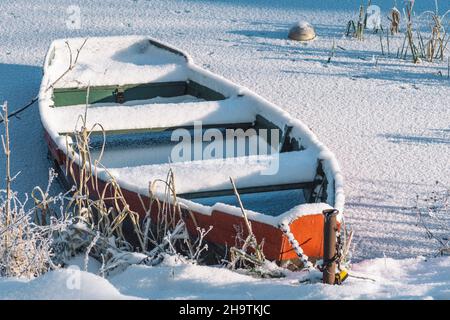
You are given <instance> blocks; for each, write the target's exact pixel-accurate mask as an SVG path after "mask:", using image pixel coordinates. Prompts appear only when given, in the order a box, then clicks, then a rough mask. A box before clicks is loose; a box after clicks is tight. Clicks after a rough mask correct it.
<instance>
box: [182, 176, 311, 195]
mask: <svg viewBox="0 0 450 320" xmlns="http://www.w3.org/2000/svg"><path fill="white" fill-rule="evenodd" d="M319 183H320V181H310V182H298V183H287V184H276V185H268V186H255V187H247V188H238V192H239V193H240V194H248V193H261V192H272V191H283V190H293V189H312V188H314V187H315V186H316V185H318V184H319ZM233 194H234V191H233V190H232V189H226V190H211V191H200V192H190V193H184V194H179V195H178V197H180V198H184V199H188V200H192V199H199V198H211V197H221V196H230V195H233Z"/></svg>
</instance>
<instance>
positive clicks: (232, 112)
mask: <svg viewBox="0 0 450 320" xmlns="http://www.w3.org/2000/svg"><path fill="white" fill-rule="evenodd" d="M178 98H179V97H178ZM168 99H174V98H168ZM189 100H191V101H189V102H183V103H173V102H172V103H170V102H169V103H158V101H164V99H162V98H156V100H153V99H151V100H137V101H128V102H125V103H124V104H113V103H109V104H93V105H90V106H89V107H88V109H87V119H86V120H87V122H86V123H87V128H91V127H92V126H93V125H94V124H95V123H99V124H101V125H102V127H103V129H104V130H106V131H109V130H111V131H119V130H136V129H157V128H168V127H177V126H189V125H193V124H194V122H195V121H201V122H202V125H210V124H217V123H222V124H233V123H242V122H253V121H254V119H255V114H254V112H253V108H250V105H249V104H248V99H247V98H246V97H233V98H228V99H225V100H219V101H204V100H201V99H194V98H193V97H189ZM192 100H195V102H192ZM169 101H170V100H169ZM84 111H85V106H84V105H76V106H67V107H58V108H49V110H48V117H49V119H51V122H52V124H53V125H54V129H55V130H56V131H57V132H66V133H67V132H73V131H74V130H75V128H76V127H77V123H78V128H79V125H80V122H79V116H80V115H83V114H84ZM98 129H99V128H97V130H98Z"/></svg>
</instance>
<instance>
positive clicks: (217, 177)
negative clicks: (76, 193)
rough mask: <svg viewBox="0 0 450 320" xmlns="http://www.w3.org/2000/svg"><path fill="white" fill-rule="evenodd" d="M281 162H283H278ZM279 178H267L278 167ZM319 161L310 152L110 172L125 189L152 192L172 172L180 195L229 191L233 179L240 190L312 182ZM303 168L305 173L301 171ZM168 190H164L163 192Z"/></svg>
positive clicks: (277, 176) (115, 169) (271, 175)
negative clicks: (153, 184)
mask: <svg viewBox="0 0 450 320" xmlns="http://www.w3.org/2000/svg"><path fill="white" fill-rule="evenodd" d="M278 159H279V160H278ZM278 165H279V170H277V172H276V173H275V174H264V172H269V171H270V169H271V167H272V166H274V167H276V166H278ZM316 167H317V159H316V158H315V157H314V153H313V152H311V151H309V150H304V151H295V152H284V153H276V154H272V155H266V156H263V155H257V156H249V157H237V158H225V159H209V160H196V161H189V162H174V163H164V164H159V165H147V166H137V167H124V168H109V169H108V171H109V172H110V173H112V175H113V176H114V177H115V178H117V179H118V181H123V182H124V184H123V186H124V187H125V188H127V187H129V186H130V187H131V190H133V191H135V190H136V191H137V190H139V192H142V193H143V194H145V193H146V192H148V184H149V181H154V180H158V179H162V180H163V181H164V180H165V178H166V177H167V172H169V169H172V171H173V173H174V176H175V179H176V188H177V192H178V193H180V194H182V193H189V192H201V191H206V190H211V191H212V190H227V189H229V188H230V179H229V178H230V176H231V177H233V179H234V180H235V181H236V185H237V187H238V188H248V187H258V186H267V185H278V184H285V183H296V182H312V181H313V180H314V176H315V168H316ZM297 168H301V170H297ZM163 189H164V188H163V186H161V189H159V191H162V190H163Z"/></svg>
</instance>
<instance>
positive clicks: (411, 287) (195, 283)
mask: <svg viewBox="0 0 450 320" xmlns="http://www.w3.org/2000/svg"><path fill="white" fill-rule="evenodd" d="M286 272H287V277H286V278H281V279H256V278H253V277H251V276H247V275H243V274H239V273H236V272H233V271H230V270H227V269H224V268H218V267H208V266H198V265H192V264H190V263H185V262H182V261H181V260H180V259H179V258H177V257H168V258H166V259H165V260H164V262H163V263H162V264H161V265H159V266H157V267H148V266H141V265H137V266H131V267H129V268H128V269H127V270H125V271H124V272H123V273H120V274H118V275H115V276H113V277H111V278H109V279H103V278H101V277H99V276H96V275H94V274H92V273H88V272H80V273H79V275H80V278H79V280H80V281H79V283H80V288H79V289H75V290H72V289H69V288H68V287H67V283H69V284H70V283H73V281H72V279H71V277H73V272H72V271H71V270H59V271H53V272H49V273H48V274H46V275H44V276H42V277H40V278H37V279H35V280H31V281H24V280H18V279H0V298H2V299H135V298H144V299H227V300H234V299H246V300H247V299H248V300H250V299H271V300H274V299H289V300H290V299H339V300H341V299H450V289H449V288H450V257H442V258H435V259H429V260H427V259H425V258H423V257H418V258H414V259H405V260H395V259H390V258H386V259H374V260H366V261H363V262H361V263H359V264H355V265H354V266H353V269H352V270H351V271H350V275H351V276H350V277H349V278H348V279H347V280H346V281H345V282H344V284H343V285H342V286H328V285H324V284H321V283H318V281H320V280H319V279H320V273H319V272H317V271H314V272H313V273H312V274H310V275H309V276H308V275H306V274H305V273H303V272H289V271H286ZM305 277H309V278H310V279H312V281H313V283H312V284H300V283H299V280H300V279H305ZM356 277H359V278H356Z"/></svg>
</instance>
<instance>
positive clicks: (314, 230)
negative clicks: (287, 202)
mask: <svg viewBox="0 0 450 320" xmlns="http://www.w3.org/2000/svg"><path fill="white" fill-rule="evenodd" d="M45 140H46V142H47V144H48V148H49V151H50V154H51V155H52V157H53V158H54V160H55V162H56V163H57V164H58V165H64V164H65V161H66V155H65V154H64V153H63V152H62V151H61V150H60V149H58V147H57V145H56V143H55V142H54V141H53V140H52V139H51V137H50V135H49V134H48V133H47V132H45ZM73 169H74V172H75V174H78V166H77V165H75V164H74V168H73ZM65 178H66V180H67V181H70V180H71V178H70V177H65ZM105 187H106V183H105V182H104V181H102V180H100V179H99V181H98V188H99V190H90V191H91V193H90V194H96V193H97V191H100V192H101V191H103V190H104V188H105ZM121 190H122V192H123V195H124V197H125V200H126V202H127V203H128V205H129V207H130V209H131V210H133V211H135V212H137V213H138V214H139V215H140V217H141V218H142V217H144V216H145V214H146V210H145V209H144V208H143V206H142V202H141V199H143V200H144V203H150V201H149V199H148V197H145V196H142V195H141V199H140V198H139V195H138V194H137V193H135V192H132V191H129V190H126V189H124V188H121ZM191 212H192V216H191V215H190V214H186V215H185V222H186V225H187V228H188V231H189V232H190V233H191V234H192V235H196V234H197V230H196V229H197V226H198V227H200V228H205V229H208V228H209V226H212V227H213V229H212V230H211V232H209V233H208V234H207V236H206V240H207V241H209V242H210V243H213V244H215V245H218V246H222V247H225V246H227V247H231V246H234V245H235V238H236V228H235V226H236V225H237V226H242V230H243V231H244V234H243V236H244V237H245V236H246V233H245V228H244V226H245V222H244V219H243V218H242V217H239V216H236V215H232V214H229V213H226V212H222V211H218V210H214V211H213V212H212V213H211V215H205V214H202V213H200V212H196V211H195V210H192V211H191ZM151 215H152V219H153V221H155V220H154V219H156V218H157V217H156V215H157V210H156V208H152V210H151ZM153 215H154V216H153ZM194 220H195V221H194ZM251 224H252V229H253V233H254V234H255V236H256V238H257V240H258V242H260V241H262V240H264V247H263V252H264V254H265V257H266V258H267V259H268V260H272V261H276V262H278V263H283V262H286V261H297V260H298V256H297V254H296V253H295V251H294V249H293V248H292V246H291V245H290V243H289V241H288V238H287V237H286V236H285V235H284V234H283V232H282V231H281V230H280V229H279V228H277V227H275V226H273V225H270V224H265V223H262V222H259V221H253V220H251ZM323 225H324V218H323V215H322V213H321V212H317V213H311V214H308V215H304V216H301V217H299V218H297V219H296V220H294V221H293V222H292V223H291V224H290V230H291V232H292V234H293V235H294V237H295V239H296V240H297V241H298V243H299V244H300V246H301V248H302V249H303V251H304V253H305V254H306V255H307V256H308V257H310V259H311V260H313V261H314V260H317V259H321V258H322V256H323Z"/></svg>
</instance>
